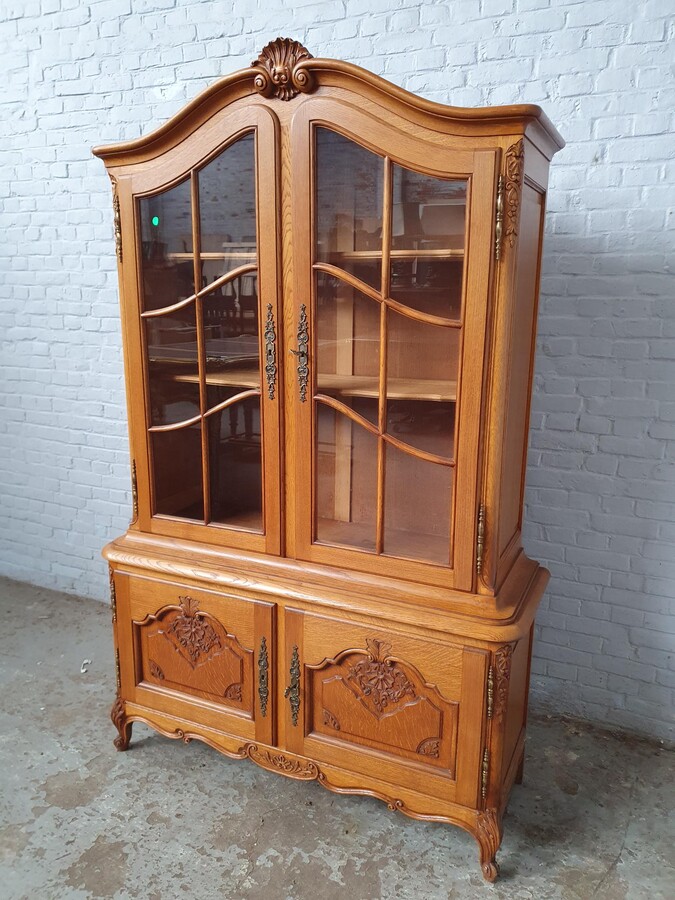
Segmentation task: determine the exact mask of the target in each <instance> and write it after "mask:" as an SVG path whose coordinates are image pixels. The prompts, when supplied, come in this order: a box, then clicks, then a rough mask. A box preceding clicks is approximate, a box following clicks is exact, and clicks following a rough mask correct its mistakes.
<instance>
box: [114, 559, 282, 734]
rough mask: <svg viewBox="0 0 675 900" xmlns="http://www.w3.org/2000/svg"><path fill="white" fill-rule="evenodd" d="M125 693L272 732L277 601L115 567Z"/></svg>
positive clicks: (196, 716)
mask: <svg viewBox="0 0 675 900" xmlns="http://www.w3.org/2000/svg"><path fill="white" fill-rule="evenodd" d="M115 588H116V595H117V616H118V626H117V627H118V637H119V652H120V675H121V690H122V696H123V697H124V699H125V700H129V701H132V702H133V703H137V704H139V705H141V706H146V707H149V708H151V709H155V710H157V711H159V712H162V713H165V714H168V715H173V716H177V717H179V718H184V719H187V720H189V721H193V722H197V723H199V724H203V725H206V726H209V727H211V728H216V729H219V730H222V731H226V732H228V733H231V734H235V735H237V736H241V737H242V738H246V739H256V740H259V741H265V742H266V743H267V742H271V741H272V737H273V733H274V732H273V695H272V681H273V672H274V611H275V607H274V604H270V603H264V602H262V601H256V600H249V599H244V598H241V597H235V596H228V595H225V594H221V593H218V592H215V591H208V590H198V589H196V588H194V587H189V586H186V585H181V584H178V583H174V582H170V581H158V580H154V579H150V578H139V577H134V576H125V575H123V574H119V573H116V575H115Z"/></svg>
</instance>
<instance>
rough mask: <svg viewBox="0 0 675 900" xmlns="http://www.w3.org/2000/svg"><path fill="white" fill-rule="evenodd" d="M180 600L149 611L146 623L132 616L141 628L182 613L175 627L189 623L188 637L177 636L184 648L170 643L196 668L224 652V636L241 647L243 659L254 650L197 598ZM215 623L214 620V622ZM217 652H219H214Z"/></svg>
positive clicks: (175, 620)
mask: <svg viewBox="0 0 675 900" xmlns="http://www.w3.org/2000/svg"><path fill="white" fill-rule="evenodd" d="M179 600H180V605H176V604H175V603H171V604H168V605H167V606H162V607H161V608H160V609H158V610H157V612H155V613H148V615H147V616H146V617H145V618H144V619H143V621H142V622H139V621H138V620H136V619H132V624H133V625H135V626H137V627H138V628H144V627H146V626H148V625H151V624H152V623H153V622H158V623H161V621H162V619H164V618H165V616H167V615H169V614H170V613H172V612H176V613H178V614H179V615H178V618H176V619H174V621H173V623H172V625H171V627H172V628H173V626H174V625H176V623H179V625H178V628H180V626H181V625H182V624H183V623H185V637H184V639H183V640H181V636H180V635H178V636H177V637H176V641H177V642H178V643H179V644H180V646H181V647H182V649H181V650H178V647H177V646H176V643H174V641H173V640H171V641H170V642H171V643H172V644H173V645H174V647H175V649H176V650H178V652H180V654H181V656H182V658H183V659H184V660H185V661H186V662H187V663H188V665H190V666H191V667H192V668H193V669H194V668H195V667H196V666H197V665H201V664H202V663H203V662H208V661H209V660H210V659H212V658H213V657H214V656H215V655H220V653H221V652H222V651H223V650H224V649H225V648H224V647H222V646H221V645H220V638H221V637H224V639H225V641H226V643H227V644H229V645H230V649H233V648H236V649H237V650H239V652H240V653H241V654H242V658H245V657H246V655H247V654H249V655H250V654H252V653H253V651H252V650H249V649H248V648H247V647H244V646H242V644H241V643H240V642H239V639H238V638H237V636H236V635H235V634H230V632H229V631H228V630H227V628H226V627H225V625H223V623H222V622H221V621H220V620H219V619H217V618H216V617H215V616H212V615H211V613H209V612H205V611H204V610H202V609H199V606H198V604H197V602H196V601H195V600H193V598H192V597H189V596H185V597H179ZM204 620H205V621H204ZM211 622H213V625H212V624H211ZM214 625H215V627H214ZM196 626H197V627H196ZM183 651H185V652H183ZM214 651H216V652H215V653H214ZM186 654H187V655H186ZM202 657H203V659H202Z"/></svg>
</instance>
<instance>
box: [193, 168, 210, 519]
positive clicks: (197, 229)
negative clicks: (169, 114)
mask: <svg viewBox="0 0 675 900" xmlns="http://www.w3.org/2000/svg"><path fill="white" fill-rule="evenodd" d="M190 206H191V209H192V247H193V249H194V254H193V255H194V259H193V270H194V276H193V277H194V285H195V294H197V295H199V291H200V290H201V287H202V285H201V252H202V241H201V219H200V210H199V172H198V170H197V169H193V170H192V171H191V172H190ZM195 323H196V326H197V369H198V372H199V412H200V415H201V417H202V421H201V428H200V437H201V442H202V491H203V494H204V524H205V525H208V524H209V522H210V521H211V481H210V477H209V431H208V427H207V424H206V420H205V418H204V413H205V412H206V409H207V405H208V404H207V398H206V346H205V340H204V308H203V306H202V303H201V301H200V300H199V297H198V296H197V299H196V300H195Z"/></svg>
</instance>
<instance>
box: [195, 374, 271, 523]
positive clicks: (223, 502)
mask: <svg viewBox="0 0 675 900" xmlns="http://www.w3.org/2000/svg"><path fill="white" fill-rule="evenodd" d="M238 393H239V388H214V387H209V390H208V401H209V406H210V407H211V408H212V409H213V408H214V407H216V406H217V405H218V404H220V403H223V402H224V401H226V400H228V399H231V398H234V397H235V396H237V394H238ZM207 422H208V428H209V485H210V500H211V521H212V522H218V523H221V524H226V525H231V526H236V527H238V528H245V529H247V530H249V531H262V445H261V423H260V397H251V396H249V397H244V398H242V399H240V400H236V401H235V402H233V403H232V404H231V405H230V406H227V407H226V408H225V409H222V410H219V411H217V412H213V413H211V414H210V415H209V416H208V417H207Z"/></svg>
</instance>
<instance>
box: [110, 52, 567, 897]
mask: <svg viewBox="0 0 675 900" xmlns="http://www.w3.org/2000/svg"><path fill="white" fill-rule="evenodd" d="M562 146H563V142H562V140H561V138H560V136H559V135H558V133H557V131H556V130H555V129H554V128H553V126H552V125H551V124H550V122H549V121H548V119H547V118H546V116H545V115H544V114H543V112H542V111H541V110H540V109H539V107H537V106H532V105H520V106H505V107H499V108H492V109H458V108H453V107H446V106H441V105H438V104H435V103H431V102H429V101H426V100H422V99H419V98H417V97H415V96H413V95H412V94H409V93H407V92H406V91H403V90H401V89H400V88H398V87H395V86H394V85H391V84H389V83H387V82H386V81H384V80H382V79H381V78H379V77H376V76H375V75H372V74H370V73H368V72H366V71H364V70H363V69H360V68H358V67H356V66H353V65H350V64H348V63H345V62H338V61H335V60H329V59H315V58H313V57H312V56H311V55H310V54H309V53H308V52H307V51H306V50H305V49H304V48H303V47H302V46H301V45H300V44H298V43H297V42H295V41H290V40H286V39H277V40H276V41H274V42H272V43H271V44H269V45H268V46H267V47H265V49H264V50H263V51H262V52H261V54H260V56H259V57H258V59H256V60H255V61H254V62H253V63H252V64H251V66H250V67H249V68H248V69H245V70H243V71H240V72H237V73H235V74H233V75H230V76H227V77H225V78H223V79H222V80H221V81H219V82H217V83H216V84H215V85H213V86H212V87H211V88H209V89H208V90H206V91H204V92H203V93H202V94H200V95H199V96H198V97H197V98H196V99H195V100H194V101H193V102H192V103H190V104H189V105H188V106H187V107H185V109H183V111H182V112H180V113H178V114H177V115H176V116H175V117H174V118H172V119H171V120H170V121H169V122H167V123H166V124H165V125H163V126H162V127H161V128H159V129H158V130H156V131H155V132H153V133H152V134H150V135H149V136H147V137H144V138H140V139H138V140H135V141H130V142H128V143H124V144H118V145H114V146H107V147H101V148H97V149H96V150H95V151H94V153H95V154H96V156H98V157H100V158H101V159H102V160H103V161H104V163H105V165H106V168H107V171H108V173H109V175H110V177H111V179H112V184H113V203H114V218H115V238H116V244H117V257H118V261H119V278H120V290H121V301H122V319H123V336H124V355H125V373H126V386H127V393H128V406H129V429H130V442H131V448H132V451H131V452H132V481H133V485H132V486H133V520H132V522H131V525H130V527H129V530H128V531H127V533H126V534H125V535H124V536H123V537H120V538H118V539H117V540H115V541H113V542H112V543H111V544H109V545H108V546H107V547H106V548H105V551H104V554H105V556H106V558H107V560H108V562H109V564H110V587H111V600H112V615H113V623H114V632H115V652H116V666H117V689H118V693H117V698H116V700H115V703H114V706H113V710H112V719H113V722H114V724H115V725H116V727H117V729H118V732H119V736H118V738H117V739H116V741H115V743H116V746H117V748H118V749H119V750H125V749H126V748H127V747H128V745H129V740H130V736H131V727H132V723H133V722H134V721H140V722H145V723H146V724H148V725H150V726H151V727H152V728H154V729H156V730H157V731H159V732H160V733H162V734H164V735H166V736H168V737H173V738H181V739H182V740H184V741H186V742H187V741H190V740H193V739H196V740H202V741H205V742H206V743H207V744H210V745H211V746H212V747H214V748H216V749H217V750H219V751H221V752H222V753H224V754H226V755H227V756H229V757H232V758H236V759H244V758H248V759H249V760H252V761H253V762H255V763H257V764H258V765H260V766H263V767H264V768H266V769H269V770H271V771H274V772H279V773H281V774H283V775H287V776H289V777H291V778H296V779H301V780H306V781H318V782H319V783H320V784H321V785H323V786H324V787H326V788H328V789H329V790H332V791H335V792H337V793H360V794H369V795H372V796H375V797H378V798H379V799H381V800H383V801H384V802H385V803H387V804H388V806H389V807H390V808H391V809H392V810H399V811H401V812H403V813H405V814H407V815H409V816H412V817H414V818H418V819H428V820H433V821H438V822H450V823H453V824H456V825H459V826H460V827H462V828H464V829H466V830H467V831H469V832H470V833H471V834H473V835H474V837H475V838H476V840H477V841H478V844H479V847H480V862H481V866H482V871H483V874H484V876H485V878H487V879H488V880H491V881H492V880H494V879H495V877H496V876H497V871H498V870H497V865H496V861H495V854H496V852H497V849H498V848H499V845H500V842H501V837H502V825H501V822H502V816H503V813H504V810H505V807H506V803H507V800H508V797H509V793H510V791H511V788H512V786H513V784H514V782H518V781H519V780H520V778H521V776H522V768H523V752H524V740H525V723H526V714H527V689H528V680H529V669H530V648H531V640H532V629H533V620H534V615H535V611H536V608H537V605H538V603H539V600H540V597H541V594H542V592H543V590H544V587H545V585H546V581H547V578H548V573H547V572H546V570H544V569H543V568H541V567H540V566H539V565H538V564H537V563H536V562H533V561H532V560H530V559H528V558H527V557H526V556H525V555H524V553H523V550H522V545H521V538H520V533H521V522H522V506H523V479H524V472H525V453H526V446H527V431H528V411H529V399H530V392H531V381H532V359H533V344H534V333H535V323H536V309H537V293H538V283H539V267H540V260H541V245H542V233H543V220H544V203H545V196H546V186H547V178H548V167H549V162H550V159H551V158H552V156H553V154H554V153H555V152H556V151H557V150H558V149H559V148H560V147H562Z"/></svg>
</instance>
